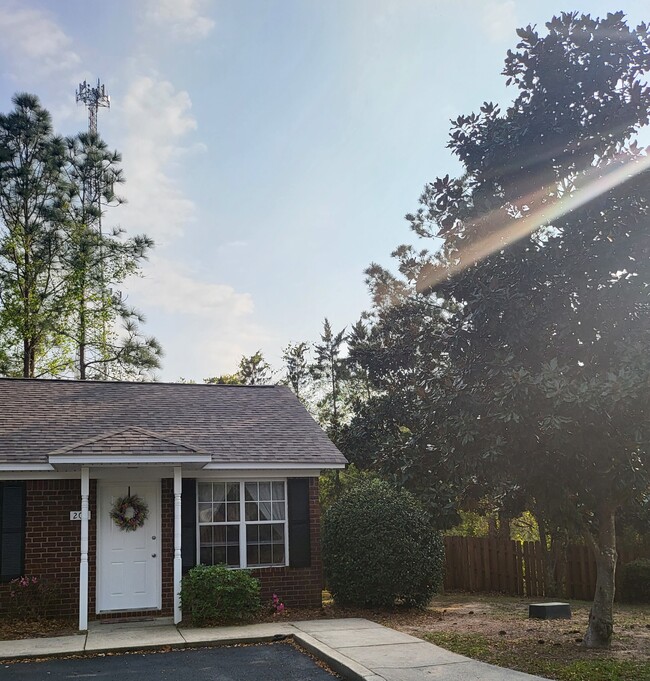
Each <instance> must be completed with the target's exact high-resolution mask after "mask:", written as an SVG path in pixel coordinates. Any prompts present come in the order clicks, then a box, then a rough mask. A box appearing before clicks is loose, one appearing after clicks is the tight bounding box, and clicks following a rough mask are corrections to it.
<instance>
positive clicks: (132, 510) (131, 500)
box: [110, 494, 149, 532]
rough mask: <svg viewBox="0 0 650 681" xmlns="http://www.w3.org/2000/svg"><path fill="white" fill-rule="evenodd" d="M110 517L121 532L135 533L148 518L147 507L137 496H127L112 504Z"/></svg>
mask: <svg viewBox="0 0 650 681" xmlns="http://www.w3.org/2000/svg"><path fill="white" fill-rule="evenodd" d="M110 516H111V518H113V521H114V522H115V524H116V525H117V526H118V527H119V528H120V529H121V530H124V531H125V532H135V531H136V530H137V529H138V527H142V526H143V525H144V521H145V520H146V519H147V517H148V516H149V507H148V506H147V504H146V503H145V501H144V500H143V499H141V498H140V497H139V496H138V495H137V494H133V495H130V494H128V495H127V496H125V497H120V498H119V499H118V500H117V501H116V502H115V503H114V504H113V508H112V509H111V513H110Z"/></svg>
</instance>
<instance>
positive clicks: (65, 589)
mask: <svg viewBox="0 0 650 681" xmlns="http://www.w3.org/2000/svg"><path fill="white" fill-rule="evenodd" d="M26 492H27V495H26V496H27V504H26V518H25V520H26V525H25V574H27V575H29V576H37V577H42V578H46V579H48V580H52V581H53V582H56V584H57V589H56V591H57V593H58V595H57V599H56V603H55V612H54V613H53V614H55V615H57V616H61V617H66V616H72V615H75V614H76V613H77V612H78V608H79V546H80V541H81V539H80V535H81V523H80V522H79V521H78V520H77V521H75V520H70V511H76V510H79V509H80V508H81V482H80V481H79V480H28V481H27V490H26ZM93 517H94V514H93ZM93 543H94V542H93ZM93 567H94V560H93Z"/></svg>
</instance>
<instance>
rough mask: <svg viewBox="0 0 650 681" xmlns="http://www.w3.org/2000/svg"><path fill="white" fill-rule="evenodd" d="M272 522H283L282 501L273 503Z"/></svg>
mask: <svg viewBox="0 0 650 681" xmlns="http://www.w3.org/2000/svg"><path fill="white" fill-rule="evenodd" d="M273 520H284V501H274V502H273Z"/></svg>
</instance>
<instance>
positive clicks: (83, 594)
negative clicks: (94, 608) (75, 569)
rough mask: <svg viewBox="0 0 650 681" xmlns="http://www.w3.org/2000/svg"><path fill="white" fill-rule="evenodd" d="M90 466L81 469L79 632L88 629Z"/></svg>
mask: <svg viewBox="0 0 650 681" xmlns="http://www.w3.org/2000/svg"><path fill="white" fill-rule="evenodd" d="M89 491H90V476H89V471H88V466H82V467H81V562H80V564H79V630H80V631H85V630H86V629H88V494H89Z"/></svg>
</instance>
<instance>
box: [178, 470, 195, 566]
mask: <svg viewBox="0 0 650 681" xmlns="http://www.w3.org/2000/svg"><path fill="white" fill-rule="evenodd" d="M181 559H182V562H183V574H185V573H186V572H187V571H188V570H190V569H191V568H193V567H194V566H195V565H196V480H193V479H190V478H183V489H182V496H181Z"/></svg>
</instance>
